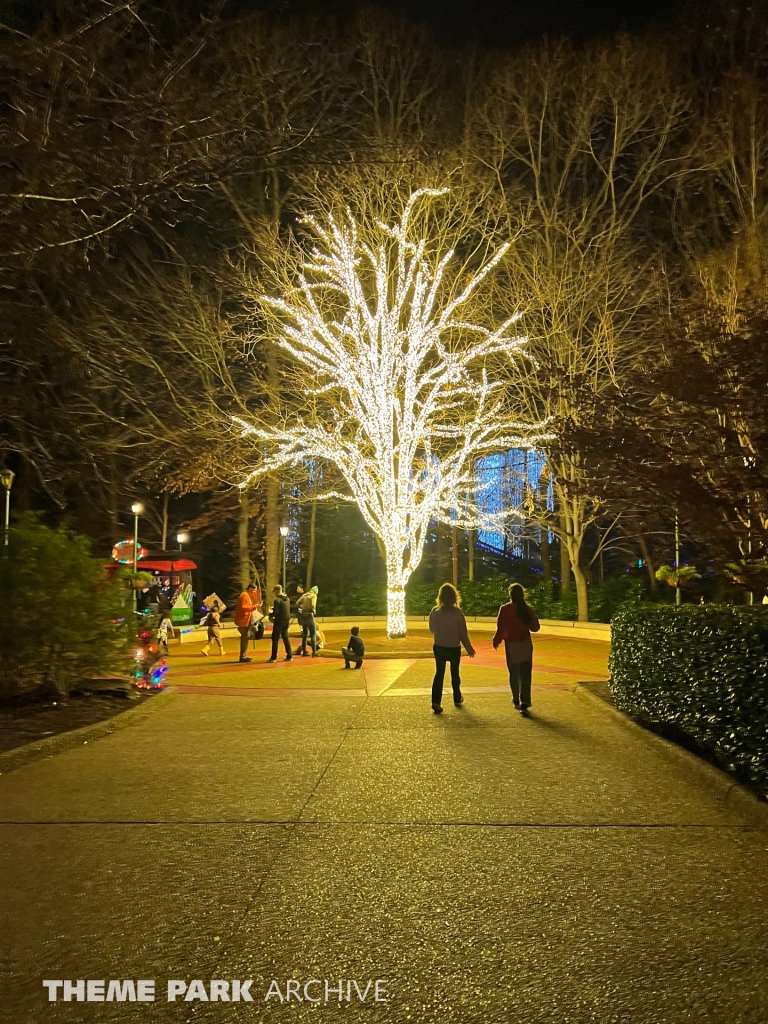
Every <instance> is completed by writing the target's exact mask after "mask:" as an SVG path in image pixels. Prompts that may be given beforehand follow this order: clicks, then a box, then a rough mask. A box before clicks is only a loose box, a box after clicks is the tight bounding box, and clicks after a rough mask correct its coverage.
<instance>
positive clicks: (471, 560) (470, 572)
mask: <svg viewBox="0 0 768 1024" xmlns="http://www.w3.org/2000/svg"><path fill="white" fill-rule="evenodd" d="M467 562H468V564H467V579H468V580H469V581H470V583H472V582H474V579H475V531H474V530H472V529H469V530H467Z"/></svg>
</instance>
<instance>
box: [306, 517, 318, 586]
mask: <svg viewBox="0 0 768 1024" xmlns="http://www.w3.org/2000/svg"><path fill="white" fill-rule="evenodd" d="M316 525H317V502H316V501H313V502H312V508H311V511H310V513H309V551H308V552H307V578H306V580H305V581H304V589H305V590H309V588H310V587H311V586H312V570H313V569H314V567H315V527H316Z"/></svg>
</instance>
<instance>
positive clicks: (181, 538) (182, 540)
mask: <svg viewBox="0 0 768 1024" xmlns="http://www.w3.org/2000/svg"><path fill="white" fill-rule="evenodd" d="M176 540H177V541H178V543H179V551H183V550H184V545H185V544H186V543H187V541H188V540H189V534H188V533H183V532H182V533H177V534H176Z"/></svg>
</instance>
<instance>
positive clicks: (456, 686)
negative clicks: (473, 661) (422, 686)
mask: <svg viewBox="0 0 768 1024" xmlns="http://www.w3.org/2000/svg"><path fill="white" fill-rule="evenodd" d="M432 650H433V651H434V654H435V678H434V681H433V683H432V703H433V704H441V703H442V701H443V679H444V678H445V666H446V665H450V666H451V686H452V687H453V699H454V700H456V698H457V697H460V696H461V678H460V676H459V663H460V661H461V648H460V647H440V646H438V644H434V645H433V647H432Z"/></svg>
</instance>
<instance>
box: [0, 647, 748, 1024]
mask: <svg viewBox="0 0 768 1024" xmlns="http://www.w3.org/2000/svg"><path fill="white" fill-rule="evenodd" d="M540 643H541V644H542V646H539V647H538V648H537V654H536V657H537V664H538V665H539V666H540V671H539V672H538V674H537V682H538V684H539V685H538V686H537V688H536V689H535V690H534V712H535V714H534V716H533V717H532V718H531V719H529V720H525V719H522V718H521V717H519V716H518V715H516V714H514V713H513V711H512V708H511V704H510V700H509V696H508V694H507V693H505V692H504V691H503V687H504V673H503V671H502V669H501V668H499V667H491V666H490V665H485V664H484V661H483V660H482V659H483V658H484V657H485V656H484V655H483V656H482V658H481V656H479V657H478V659H477V662H478V663H477V664H472V663H467V664H466V665H465V666H463V671H464V672H465V688H466V693H467V701H466V704H465V705H464V707H463V708H461V709H454V707H453V705H452V704H451V703H447V704H446V713H445V714H444V715H442V716H440V717H435V716H433V715H431V714H430V712H429V699H428V697H427V696H425V695H424V693H423V692H422V691H423V690H424V689H425V686H424V683H425V679H426V678H427V676H428V674H429V665H428V663H423V662H414V663H412V664H402V665H401V664H397V665H394V666H392V665H388V663H386V662H381V663H378V664H377V665H376V666H374V665H373V663H371V665H370V666H367V667H366V670H365V673H364V677H363V678H364V684H365V685H360V683H359V680H358V677H359V675H360V673H355V672H345V671H344V670H343V669H341V668H340V667H339V666H338V665H333V664H332V663H331V664H330V666H327V665H325V663H324V662H320V663H319V664H318V663H317V662H316V663H314V664H312V663H310V664H309V665H307V663H306V662H299V663H298V664H297V663H296V662H294V663H292V664H290V665H280V664H278V665H277V666H268V667H265V668H259V667H254V668H252V669H251V668H248V669H243V672H244V673H245V674H243V675H241V676H240V677H239V683H241V684H243V685H231V684H232V683H233V681H234V682H235V683H237V682H238V679H237V678H236V679H235V680H233V679H232V678H231V676H229V675H227V672H229V673H231V672H232V671H235V672H237V670H238V669H240V668H241V667H240V666H235V667H234V668H233V669H227V670H226V672H221V671H219V670H220V669H221V668H224V666H221V665H218V666H216V665H211V664H210V663H206V666H205V668H204V669H203V672H202V674H201V676H200V677H195V676H189V677H186V681H185V682H186V685H187V686H189V689H190V690H191V691H194V692H189V693H183V694H180V695H178V696H173V695H171V696H168V697H161V698H159V700H160V701H161V702H162V703H161V704H160V705H159V706H157V707H156V708H155V710H154V712H153V713H152V714H150V715H149V716H147V717H143V716H141V715H139V716H137V717H139V718H140V721H139V722H138V724H136V725H133V726H130V727H128V728H124V729H122V730H120V731H118V732H116V733H115V734H114V735H112V736H108V737H105V738H103V739H99V740H98V741H96V742H93V743H89V744H88V745H84V746H82V747H79V748H78V749H74V750H70V751H68V752H66V753H63V754H60V755H58V756H56V757H52V758H49V759H46V760H40V761H37V762H35V763H32V764H29V765H27V766H26V767H24V768H21V769H19V770H18V771H15V772H11V773H10V774H7V775H4V776H2V777H0V812H1V820H2V822H3V824H1V825H0V935H1V936H2V939H1V940H0V941H1V942H2V951H1V952H0V970H2V972H3V980H2V988H1V989H0V997H1V998H2V1002H3V1006H4V1009H3V1011H2V1013H4V1014H5V1015H4V1016H2V1013H0V1019H2V1020H3V1021H5V1020H7V1021H9V1022H13V1024H32V1022H35V1024H38V1022H42V1021H46V1022H48V1021H50V1022H63V1021H67V1022H69V1021H73V1022H74V1021H77V1022H83V1021H84V1022H89V1021H94V1022H113V1021H114V1022H123V1021H130V1022H134V1021H139V1020H141V1021H145V1020H146V1021H198V1020H199V1021H205V1022H209V1021H210V1022H216V1024H219V1022H228V1021H245V1020H250V1021H253V1020H274V1021H276V1022H280V1021H303V1020H309V1021H316V1022H329V1021H336V1020H339V1021H341V1020H345V1021H352V1022H357V1021H361V1022H366V1021H377V1022H378V1021H381V1022H385V1021H386V1022H401V1021H402V1022H406V1021H411V1022H414V1024H432V1022H436V1021H447V1022H456V1024H475V1022H476V1024H497V1022H498V1024H511V1022H515V1024H517V1022H523V1024H528V1022H531V1024H534V1022H535V1024H539V1022H541V1024H545V1022H546V1024H593V1022H595V1024H596V1022H599V1024H612V1022H622V1024H623V1022H626V1024H630V1022H631V1024H651V1022H653V1024H662V1022H663V1024H678V1022H682V1021H706V1022H716V1024H720V1022H722V1024H741V1022H754V1024H764V1021H765V1019H766V1013H765V1006H766V1005H767V1001H768V981H767V980H766V978H767V977H768V972H767V969H768V943H766V941H765V920H766V900H767V899H768V833H766V832H765V831H763V830H762V829H761V828H759V827H756V826H755V825H754V824H753V823H751V821H750V820H748V819H746V818H744V817H742V815H741V813H740V812H739V809H738V806H739V805H738V803H734V802H732V801H731V800H729V799H728V790H727V787H724V786H719V785H717V784H716V783H715V782H714V781H713V778H712V771H711V769H709V768H707V767H700V766H699V763H698V762H696V761H695V759H693V758H691V757H690V756H689V755H687V754H685V753H681V752H679V751H677V750H676V749H675V748H672V747H669V746H667V745H665V744H663V743H662V742H661V741H659V740H657V739H656V738H654V737H652V736H649V735H647V734H645V733H643V732H642V731H640V730H636V729H634V728H632V727H627V726H626V725H624V724H623V723H622V721H621V720H620V719H619V718H618V717H617V716H616V714H615V713H613V712H612V711H611V710H610V709H608V708H607V707H605V706H604V705H602V704H600V703H599V702H597V701H595V700H594V699H590V698H589V697H588V696H585V695H581V694H579V693H573V692H571V691H570V690H569V689H568V688H567V685H566V684H569V683H570V682H571V681H572V676H573V674H574V673H575V674H576V675H578V674H579V673H581V674H582V675H584V677H586V673H588V672H591V671H592V670H593V669H594V673H593V674H594V676H595V677H599V666H598V665H597V661H596V659H597V658H598V654H599V652H597V651H593V650H591V649H590V648H588V647H583V648H582V647H579V646H578V645H579V644H582V643H583V644H587V643H588V642H587V641H570V642H569V643H570V644H571V647H570V653H569V652H568V650H565V649H564V648H562V647H559V648H558V647H556V646H554V645H552V646H551V649H549V650H548V648H547V642H546V641H541V642H540ZM557 643H559V644H565V643H566V642H565V641H558V642H557ZM598 646H599V645H598ZM558 651H559V653H558ZM604 653H605V652H604V651H603V653H602V657H603V658H604ZM187 657H188V655H187V654H185V655H184V658H187ZM182 660H183V659H179V661H178V662H177V664H176V666H175V668H176V671H177V673H178V676H179V677H180V676H181V674H182V671H183V670H185V669H184V665H183V664H182ZM211 660H212V659H211ZM488 660H489V661H490V655H488ZM198 663H199V662H198ZM379 665H381V666H382V667H381V668H379ZM495 665H496V666H498V662H496V663H495ZM547 666H548V668H547V670H546V671H545V667H547ZM590 666H592V668H590ZM297 668H298V669H300V671H298V672H297V671H296V669H297ZM564 668H566V669H568V670H569V671H568V672H563V671H560V670H562V669H564ZM571 670H573V671H571ZM332 671H333V672H335V678H334V677H333V676H332V675H331V674H329V673H331V672H332ZM377 672H378V673H383V675H381V674H380V675H379V676H377V675H376V673H377ZM387 672H389V676H387V675H386V673H387ZM313 673H317V674H316V675H314V676H313ZM425 673H426V676H425ZM569 673H570V674H569ZM321 676H322V679H321ZM310 677H312V681H313V685H308V680H310ZM348 677H350V680H349V682H347V681H346V680H347V678H348ZM390 677H392V678H390ZM262 678H263V679H264V683H263V684H262V682H260V681H258V682H254V680H261V679H262ZM339 678H341V679H343V680H344V684H343V685H342V684H341V683H340V682H338V680H339ZM219 680H227V682H226V684H225V685H224V686H222V687H221V689H220V691H219V690H218V689H216V690H215V692H214V693H209V692H203V691H204V690H205V689H206V688H209V689H214V688H218V687H219V682H218V681H219ZM178 682H179V683H181V678H178ZM197 683H201V686H197ZM246 683H247V685H245V684H246ZM313 688H314V692H313V693H309V694H307V692H306V691H307V690H312V689H313ZM229 690H234V691H238V690H240V691H243V692H245V691H250V692H253V693H256V694H258V695H259V696H260V697H263V696H264V694H266V693H275V694H279V695H278V696H272V697H270V698H269V699H266V698H265V699H241V698H240V697H239V696H230V695H229V692H228V691H229ZM484 690H485V691H486V692H482V691H484ZM337 694H342V698H340V699H337V698H336V695H337ZM378 694H380V695H381V696H379V695H378ZM393 694H395V695H393ZM44 978H45V979H73V980H74V979H80V978H82V979H104V980H106V981H109V980H110V979H152V978H154V979H156V983H157V1001H156V1002H154V1003H142V1004H138V1003H136V1004H131V1003H119V1002H115V1001H110V1002H103V1003H98V1004H88V1003H76V1002H70V1003H64V1002H57V1003H55V1004H48V1003H47V1002H46V1001H45V998H46V997H45V993H44V990H43V988H42V984H41V983H42V980H43V979H44ZM168 979H185V980H186V981H187V982H190V981H191V980H192V979H202V980H203V981H205V983H206V985H207V984H208V982H209V980H210V979H228V980H230V981H231V980H233V979H238V980H241V981H242V980H245V979H253V981H252V986H251V989H250V991H251V994H252V995H253V996H254V998H255V1000H256V1002H254V1003H246V1002H237V1003H228V1004H224V1003H220V1002H217V1003H210V1002H199V1001H196V1002H182V1001H177V1002H173V1003H168V1002H166V1001H165V999H166V985H167V980H168ZM288 979H296V980H297V981H301V984H302V985H304V984H305V983H306V982H308V981H310V980H311V979H321V981H325V980H329V982H330V985H331V986H335V988H332V989H331V996H330V998H331V1001H330V1002H329V1003H327V1004H326V1003H324V1002H323V1003H320V1004H315V1003H310V1002H308V1001H303V1002H301V1003H299V1002H297V1001H292V1002H291V1003H290V1004H289V1005H288V1004H281V1003H280V1002H279V1001H278V999H277V998H276V997H275V998H273V999H272V1000H271V1001H270V1002H269V1003H265V1002H264V998H265V995H266V994H267V992H268V990H269V986H270V983H271V982H272V981H273V980H276V981H277V982H278V983H279V985H280V987H281V992H282V994H283V995H285V992H286V982H287V980H288ZM339 979H343V980H344V986H346V980H347V979H349V980H350V981H351V980H352V979H355V980H357V981H358V982H359V985H360V987H361V988H362V989H363V991H364V990H365V983H366V981H367V980H368V979H387V983H386V990H387V993H388V996H389V1001H388V1002H386V1003H385V1002H379V1003H372V1002H371V1001H370V995H371V993H370V991H369V998H368V999H367V1000H366V1002H365V1003H360V1002H359V1001H353V1002H351V1004H350V1003H347V1002H346V1000H345V1001H343V1002H342V1003H341V1004H339V1003H338V997H337V995H336V994H335V992H336V990H337V988H338V980H339ZM344 986H343V987H342V988H343V994H344V995H346V989H345V988H344ZM301 991H302V992H303V991H304V989H302V990H301ZM318 991H320V992H321V993H322V986H321V988H320V989H319V990H318V989H317V987H312V986H310V989H309V994H310V995H315V994H316V993H317V992H318ZM351 993H352V997H353V1000H354V999H355V991H354V989H351Z"/></svg>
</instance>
